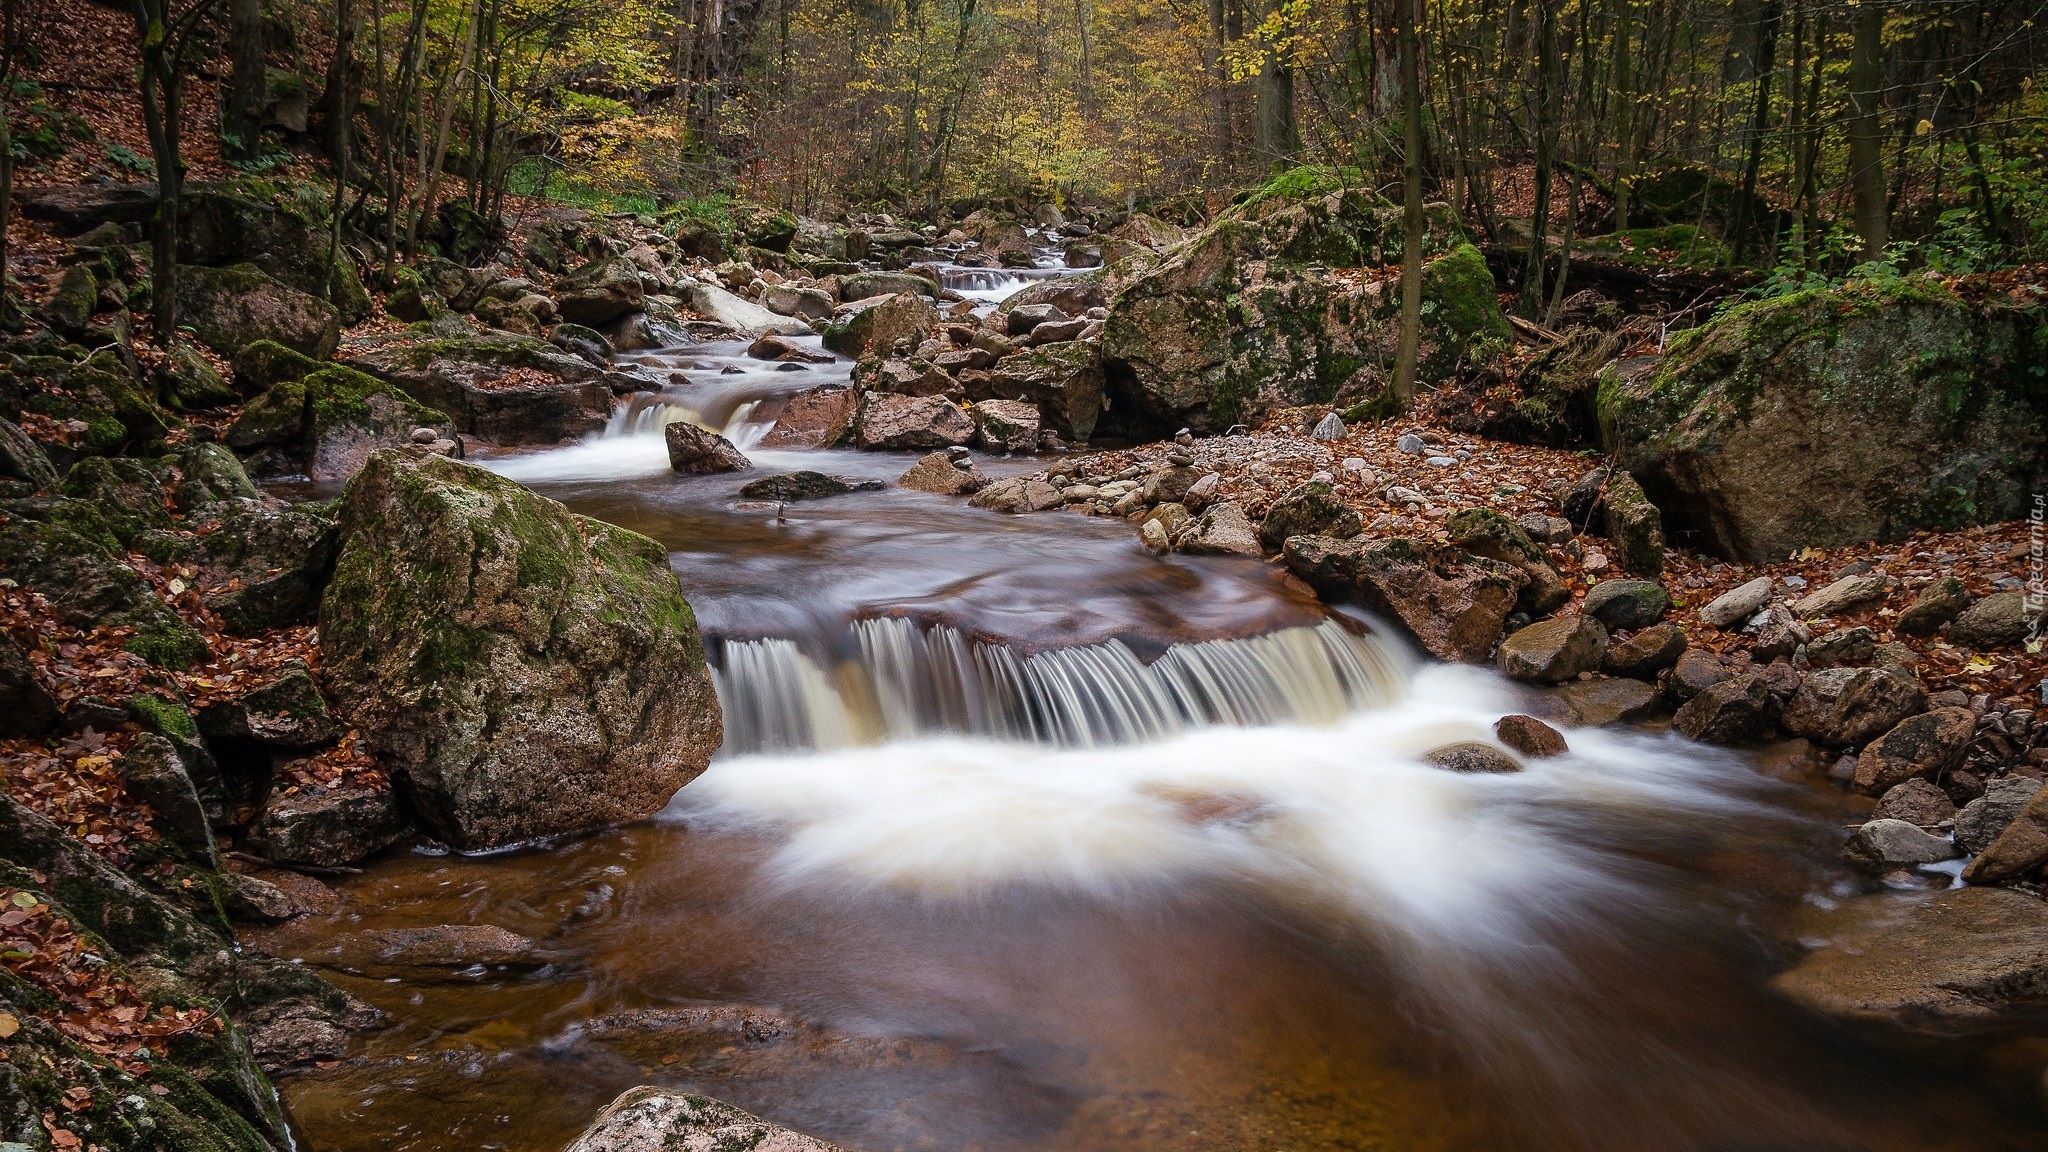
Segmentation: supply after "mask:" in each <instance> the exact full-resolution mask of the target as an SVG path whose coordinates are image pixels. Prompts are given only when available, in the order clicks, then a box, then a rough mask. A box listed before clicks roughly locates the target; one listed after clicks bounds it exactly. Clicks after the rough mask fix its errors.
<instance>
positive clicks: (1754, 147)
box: [1730, 0, 1780, 264]
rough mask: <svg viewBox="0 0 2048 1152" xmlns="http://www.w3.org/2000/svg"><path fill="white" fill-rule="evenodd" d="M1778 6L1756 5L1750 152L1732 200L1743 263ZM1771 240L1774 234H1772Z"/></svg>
mask: <svg viewBox="0 0 2048 1152" xmlns="http://www.w3.org/2000/svg"><path fill="white" fill-rule="evenodd" d="M1779 16H1780V9H1779V6H1778V4H1777V2H1776V0H1766V3H1764V5H1763V6H1762V7H1761V8H1760V9H1759V11H1758V16H1757V30H1756V60H1755V62H1754V63H1755V71H1756V103H1755V105H1754V107H1753V108H1752V109H1751V111H1750V117H1749V156H1748V157H1747V158H1746V159H1745V160H1744V161H1743V165H1742V199H1741V200H1739V201H1737V202H1736V204H1735V220H1734V226H1733V227H1732V228H1731V229H1730V231H1732V232H1734V233H1735V236H1734V241H1735V243H1734V261H1735V263H1737V264H1741V263H1743V261H1744V260H1745V259H1747V258H1748V256H1749V254H1750V234H1751V233H1752V232H1753V231H1754V230H1755V228H1756V226H1757V223H1758V222H1757V221H1754V220H1751V219H1750V218H1749V216H1750V203H1751V202H1752V201H1754V200H1755V199H1756V180H1757V173H1758V171H1759V170H1760V169H1762V167H1763V162H1764V129H1765V128H1766V127H1767V126H1768V125H1769V123H1770V116H1771V69H1772V68H1773V67H1774V66H1775V64H1776V61H1777V53H1778V20H1779ZM1771 239H1772V242H1775V241H1776V239H1777V237H1776V235H1775V234H1774V235H1773V236H1772V237H1771Z"/></svg>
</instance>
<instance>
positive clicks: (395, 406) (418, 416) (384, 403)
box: [227, 364, 460, 480]
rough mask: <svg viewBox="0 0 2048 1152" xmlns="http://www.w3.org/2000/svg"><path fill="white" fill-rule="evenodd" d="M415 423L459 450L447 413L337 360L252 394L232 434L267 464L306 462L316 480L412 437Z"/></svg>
mask: <svg viewBox="0 0 2048 1152" xmlns="http://www.w3.org/2000/svg"><path fill="white" fill-rule="evenodd" d="M417 428H430V429H432V430H433V431H434V432H435V434H436V435H437V437H438V438H440V439H443V440H447V441H450V442H451V443H453V444H455V445H456V446H457V447H456V448H455V451H456V452H457V453H458V454H459V453H460V440H459V438H458V436H457V432H456V426H455V422H454V421H453V420H450V419H449V418H448V416H447V415H445V414H444V413H441V412H439V411H436V410H434V409H432V408H428V407H427V406H425V405H424V404H421V403H419V402H418V401H417V400H415V399H413V398H412V397H411V396H409V395H407V394H406V393H405V391H403V390H402V389H400V388H398V387H396V386H395V385H392V384H390V383H387V382H385V381H383V380H380V379H378V378H377V377H375V376H372V375H370V374H369V373H367V372H360V371H357V370H356V369H354V368H350V367H346V366H343V365H339V364H333V365H328V366H327V367H324V368H321V369H319V370H318V371H315V372H312V373H309V374H308V375H307V376H306V377H305V378H304V379H303V380H293V381H287V382H284V383H280V384H277V385H275V386H273V387H272V388H271V389H270V390H269V391H268V392H265V393H263V394H262V395H261V396H258V397H257V398H256V399H254V400H252V401H250V402H249V403H248V405H247V406H245V407H244V408H243V409H242V416H241V418H240V419H239V420H237V421H235V423H234V425H233V426H232V427H230V428H229V429H228V435H227V441H228V444H229V445H230V446H231V447H233V448H235V449H236V450H237V451H241V452H249V453H258V454H259V455H257V456H255V457H254V459H255V460H257V461H259V462H261V463H262V464H263V465H265V470H267V471H276V470H284V469H287V468H290V469H303V470H304V471H305V473H306V474H307V475H308V476H311V477H312V478H313V479H315V480H341V479H346V478H348V477H349V476H352V475H354V474H355V471H356V469H358V468H360V467H362V464H363V461H364V460H366V459H368V458H369V455H370V453H371V452H374V451H376V450H377V449H379V448H397V447H402V446H404V445H407V444H410V443H412V434H413V431H414V429H417ZM266 449H268V450H272V451H270V452H267V453H266V452H265V450H266Z"/></svg>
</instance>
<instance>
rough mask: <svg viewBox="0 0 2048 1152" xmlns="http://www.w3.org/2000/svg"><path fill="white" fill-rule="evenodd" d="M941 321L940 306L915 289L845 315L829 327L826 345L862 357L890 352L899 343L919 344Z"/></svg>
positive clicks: (836, 350) (840, 351) (846, 353)
mask: <svg viewBox="0 0 2048 1152" xmlns="http://www.w3.org/2000/svg"><path fill="white" fill-rule="evenodd" d="M938 323H939V312H938V309H936V308H934V307H932V305H931V302H930V301H928V300H926V299H925V298H924V297H923V296H922V295H919V294H917V293H915V292H904V293H900V294H898V295H895V296H891V297H889V298H887V299H885V300H882V301H880V302H879V303H875V304H871V305H869V306H867V307H865V308H862V309H861V310H860V311H858V312H854V313H851V314H850V315H846V316H841V317H840V318H839V319H837V320H834V321H833V322H832V323H831V325H830V326H829V327H827V328H826V329H825V336H824V343H825V347H827V348H830V349H832V350H833V351H834V352H837V353H839V354H840V355H842V356H851V357H853V358H854V359H857V360H858V359H861V358H863V357H867V356H887V355H889V353H890V352H891V351H892V350H893V349H894V348H895V347H896V345H898V344H902V343H907V344H909V345H910V346H912V347H915V346H916V345H917V343H918V341H920V340H922V339H924V337H925V336H926V335H928V334H929V333H930V332H931V331H932V329H933V328H936V327H937V326H938Z"/></svg>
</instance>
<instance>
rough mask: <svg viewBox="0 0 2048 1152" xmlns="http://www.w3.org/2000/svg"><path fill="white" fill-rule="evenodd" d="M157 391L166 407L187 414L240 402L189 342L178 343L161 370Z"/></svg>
mask: <svg viewBox="0 0 2048 1152" xmlns="http://www.w3.org/2000/svg"><path fill="white" fill-rule="evenodd" d="M156 388H157V395H158V396H161V397H162V398H163V402H164V403H166V404H168V405H170V406H171V407H173V408H177V409H180V410H182V411H186V412H192V411H197V410H200V409H204V408H219V407H221V406H223V405H227V404H233V403H234V402H235V401H236V400H238V399H240V397H239V396H237V395H236V394H235V390H234V389H233V388H231V387H229V386H228V382H227V381H226V380H224V379H222V378H221V374H220V372H219V371H218V370H216V369H215V368H214V366H213V365H212V364H211V363H209V362H208V361H207V359H206V357H204V356H201V355H200V354H199V350H198V349H197V348H194V347H193V346H192V344H191V342H190V341H186V340H180V341H178V343H177V345H176V346H175V347H173V348H172V349H171V351H170V354H169V355H167V356H165V357H164V360H163V363H162V364H161V365H159V366H158V367H157V370H156Z"/></svg>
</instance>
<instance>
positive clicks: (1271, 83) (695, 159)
mask: <svg viewBox="0 0 2048 1152" xmlns="http://www.w3.org/2000/svg"><path fill="white" fill-rule="evenodd" d="M0 9H4V29H0V32H4V39H5V51H4V54H0V64H4V66H5V70H6V84H5V88H4V92H5V96H6V100H5V112H6V125H7V129H8V140H7V141H6V147H5V148H4V149H0V152H4V153H5V155H6V156H7V157H8V158H9V159H10V160H11V161H12V162H13V164H14V165H15V166H17V167H19V166H26V167H27V168H28V169H29V170H32V171H37V172H40V173H42V174H43V176H45V177H49V178H79V177H81V176H93V175H100V176H106V177H110V178H116V179H141V178H153V177H154V176H156V175H157V174H158V173H160V172H161V171H162V170H163V169H164V168H165V167H166V166H167V165H168V166H170V167H172V168H175V169H177V170H179V171H180V172H181V173H188V174H196V175H197V176H202V177H219V176H223V175H227V176H234V175H242V176H248V177H252V178H261V177H263V176H264V175H265V174H266V173H270V172H273V171H275V172H278V173H280V174H281V173H283V172H285V171H299V172H302V173H306V174H313V173H315V172H317V173H318V175H319V176H320V178H322V179H326V180H330V181H331V180H334V178H335V176H336V175H339V176H341V177H342V179H341V180H340V181H338V182H337V187H340V186H343V185H345V186H346V192H345V193H344V194H342V195H341V203H342V205H343V207H344V209H345V210H346V211H348V212H349V214H350V215H349V224H350V227H351V228H352V229H356V230H359V231H361V232H364V233H366V234H370V235H379V236H382V237H384V238H385V240H386V242H387V244H388V245H389V246H390V248H392V249H393V253H392V254H394V255H400V256H401V257H402V256H403V255H404V254H407V253H416V251H417V250H418V248H419V247H420V245H421V244H422V243H423V242H424V237H425V236H426V235H427V234H429V233H431V232H433V231H435V230H436V229H438V230H440V231H441V232H443V233H446V232H447V231H448V230H450V229H456V230H460V229H461V228H462V227H465V226H474V227H482V228H488V227H490V226H491V224H492V222H493V221H495V220H496V219H498V218H499V217H500V216H501V215H502V214H503V212H504V210H505V206H506V203H507V198H508V197H514V198H516V197H533V196H544V197H548V198H551V199H556V200H563V201H567V202H570V203H576V204H582V205H585V206H590V207H598V208H605V209H609V210H617V211H636V212H648V213H656V212H684V213H689V212H700V213H704V212H714V211H716V210H717V209H718V208H719V206H720V205H721V204H723V203H726V202H728V201H729V200H731V199H732V198H745V199H749V200H755V201H761V202H764V203H767V204H772V205H775V206H778V207H781V208H785V209H790V210H794V211H799V212H805V213H822V214H829V213H830V212H832V211H835V210H837V211H843V210H846V209H849V208H866V209H869V210H874V209H878V208H886V209H889V210H893V211H897V212H905V213H910V214H913V215H923V216H931V215H934V214H936V213H940V212H944V213H949V214H951V215H954V216H958V215H961V214H964V212H965V211H966V210H967V209H969V208H971V207H973V206H975V205H980V204H994V203H1001V202H1011V203H1013V204H1028V203H1037V202H1047V201H1050V202H1053V203H1056V204H1067V203H1073V202H1081V203H1090V204H1101V205H1114V206H1118V207H1122V208H1126V209H1132V210H1145V211H1150V212H1152V213H1154V214H1157V215H1160V216H1163V217H1166V218H1168V219H1171V220H1173V221H1175V222H1177V223H1194V222H1197V221H1199V220H1201V219H1204V218H1207V217H1210V216H1212V215H1213V214H1214V213H1215V212H1216V211H1218V210H1219V209H1220V208H1221V207H1223V206H1226V205H1227V204H1228V203H1229V202H1230V199H1231V197H1232V196H1233V195H1238V194H1241V193H1242V191H1243V190H1244V189H1246V188H1249V187H1253V186H1256V185H1257V184H1259V183H1260V182H1262V181H1265V180H1267V179H1269V178H1271V177H1272V175H1273V174H1274V173H1275V172H1276V171H1284V170H1286V169H1289V168H1292V167H1294V166H1297V165H1304V164H1308V165H1318V166H1321V167H1322V168H1324V169H1325V170H1327V171H1333V172H1335V173H1338V174H1339V175H1340V177H1341V179H1343V180H1344V181H1345V182H1347V183H1356V184H1360V185H1364V186H1368V187H1373V188H1376V189H1378V190H1380V191H1383V192H1385V193H1387V194H1388V195H1389V196H1390V197H1392V198H1395V199H1399V198H1400V195H1401V191H1402V189H1401V180H1402V176H1403V163H1404V160H1405V159H1406V158H1407V156H1408V154H1409V152H1410V151H1411V149H1410V147H1409V145H1408V143H1407V138H1406V131H1405V130H1406V128H1407V127H1408V124H1407V119H1406V117H1404V115H1403V107H1404V102H1403V95H1404V90H1403V85H1402V82H1401V79H1402V71H1401V68H1400V66H1399V64H1400V52H1399V45H1400V40H1401V36H1400V32H1401V29H1402V28H1403V27H1404V25H1406V24H1407V23H1408V22H1410V21H1412V22H1413V26H1414V28H1415V31H1416V46H1417V56H1416V59H1417V67H1416V72H1415V86H1416V88H1417V91H1415V92H1414V93H1413V95H1414V96H1415V98H1416V105H1417V106H1418V107H1419V108H1420V111H1421V114H1420V116H1419V117H1418V118H1417V119H1418V125H1417V127H1418V128H1419V131H1418V132H1417V134H1416V136H1417V141H1418V147H1417V149H1416V151H1417V153H1418V156H1417V158H1418V159H1419V161H1420V164H1419V167H1420V170H1421V173H1422V176H1423V180H1424V182H1425V194H1426V195H1427V196H1428V197H1429V198H1431V199H1439V200H1444V201H1448V202H1450V203H1452V204H1454V205H1456V206H1457V207H1458V208H1459V210H1460V211H1461V212H1462V214H1463V215H1464V217H1465V219H1466V221H1467V223H1468V224H1469V225H1470V227H1471V228H1472V229H1473V230H1474V231H1476V232H1478V233H1479V234H1481V235H1482V236H1483V237H1485V238H1486V239H1487V240H1488V241H1490V242H1492V243H1495V244H1512V245H1517V246H1525V247H1528V248H1529V249H1530V250H1532V251H1536V250H1553V249H1555V248H1556V247H1558V246H1560V245H1564V246H1567V247H1568V246H1569V245H1570V244H1571V243H1572V241H1573V238H1574V237H1578V236H1592V235H1610V236H1616V237H1617V239H1616V240H1614V241H1611V242H1610V246H1611V247H1613V248H1615V249H1616V250H1617V251H1618V252H1619V253H1622V254H1626V253H1627V252H1629V251H1631V250H1632V249H1635V248H1637V247H1641V248H1642V249H1644V250H1645V251H1646V252H1647V251H1655V252H1656V253H1658V254H1659V255H1660V257H1661V258H1663V259H1666V260H1670V261H1675V262H1677V263H1680V264H1686V265H1691V266H1696V267H1710V266H1730V265H1734V266H1750V267H1754V268H1758V269H1765V270H1769V269H1776V270H1778V271H1779V273H1780V274H1783V275H1795V276H1797V275H1804V274H1807V273H1810V272H1811V273H1825V274H1831V275H1841V274H1843V273H1845V272H1848V271H1850V270H1851V269H1853V268H1855V267H1857V266H1859V265H1864V264H1869V263H1873V262H1881V263H1886V264H1888V265H1890V266H1896V267H1898V268H1908V267H1919V266H1932V267H1936V268H1939V269H1941V270H1944V271H1951V272H1965V271H1973V270H1982V269H1985V268H1992V267H1998V266H2002V265H2005V264H2010V263H2014V262H2019V261H2025V260H2028V259H2036V258H2039V257H2041V256H2042V255H2043V254H2044V251H2048V180H2044V179H2043V178H2042V177H2043V166H2044V147H2048V87H2044V84H2043V80H2044V79H2048V26H2044V23H2043V20H2042V17H2043V16H2044V14H2048V4H2044V3H2042V2H2040V0H1987V2H1974V0H1914V2H1899V3H1876V2H1872V0H1862V2H1838V0H1837V2H1803V0H1733V2H1728V0H1554V2H1545V0H1412V2H1411V0H1273V2H1271V3H1266V4H1263V5H1262V4H1260V3H1258V2H1257V0H1207V2H1206V3H1197V2H1195V0H92V2H90V3H89V2H88V0H4V3H0ZM138 76H139V77H140V78H141V91H140V95H141V96H143V97H144V99H143V106H144V107H143V111H144V112H145V113H146V115H145V116H144V117H143V122H144V123H145V124H146V125H147V127H148V129H149V132H148V137H147V139H146V140H133V141H126V142H124V140H123V138H122V136H121V132H120V129H119V122H120V121H121V120H122V119H123V117H124V116H125V118H126V120H128V121H130V122H133V121H134V120H135V117H134V115H133V111H132V108H127V107H125V106H124V107H123V108H120V109H116V107H115V105H117V104H121V103H122V102H124V101H125V102H127V104H129V105H132V103H133V101H134V99H135V95H134V93H135V88H136V77H138ZM92 99H98V100H99V101H100V104H101V106H103V107H105V108H106V109H107V115H105V116H104V117H95V116H93V115H92V114H91V111H90V107H91V102H92ZM81 100H83V101H84V102H85V106H86V108H87V110H86V111H85V112H80V111H79V110H78V109H79V108H80V107H81ZM472 218H473V219H472ZM465 220H469V221H470V223H469V224H468V225H465V223H464V221H465ZM1642 229H1651V230H1653V231H1652V232H1649V233H1642V234H1640V235H1638V232H1639V230H1642Z"/></svg>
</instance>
